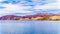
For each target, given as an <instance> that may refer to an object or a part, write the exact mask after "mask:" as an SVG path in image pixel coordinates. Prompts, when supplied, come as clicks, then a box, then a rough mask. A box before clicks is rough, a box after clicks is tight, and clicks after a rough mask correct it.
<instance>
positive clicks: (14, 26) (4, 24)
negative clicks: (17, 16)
mask: <svg viewBox="0 0 60 34" xmlns="http://www.w3.org/2000/svg"><path fill="white" fill-rule="evenodd" d="M0 32H1V34H59V33H60V21H13V20H11V21H0Z"/></svg>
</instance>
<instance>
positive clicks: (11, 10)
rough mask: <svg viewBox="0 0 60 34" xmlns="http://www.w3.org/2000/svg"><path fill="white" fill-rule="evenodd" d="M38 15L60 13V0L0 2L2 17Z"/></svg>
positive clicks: (5, 0)
mask: <svg viewBox="0 0 60 34" xmlns="http://www.w3.org/2000/svg"><path fill="white" fill-rule="evenodd" d="M19 13H20V14H19ZM36 13H60V0H11V1H10V0H0V15H1V16H3V15H11V14H14V15H21V14H22V15H23V14H25V15H27V14H28V15H29V14H36Z"/></svg>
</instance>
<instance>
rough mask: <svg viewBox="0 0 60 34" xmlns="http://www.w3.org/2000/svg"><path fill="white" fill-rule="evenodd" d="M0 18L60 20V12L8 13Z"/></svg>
mask: <svg viewBox="0 0 60 34" xmlns="http://www.w3.org/2000/svg"><path fill="white" fill-rule="evenodd" d="M0 20H60V14H34V15H27V16H15V15H6V16H2V17H0Z"/></svg>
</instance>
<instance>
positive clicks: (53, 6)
mask: <svg viewBox="0 0 60 34" xmlns="http://www.w3.org/2000/svg"><path fill="white" fill-rule="evenodd" d="M34 9H43V10H46V9H60V0H57V1H56V2H53V3H48V4H46V5H36V6H35V8H34Z"/></svg>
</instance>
